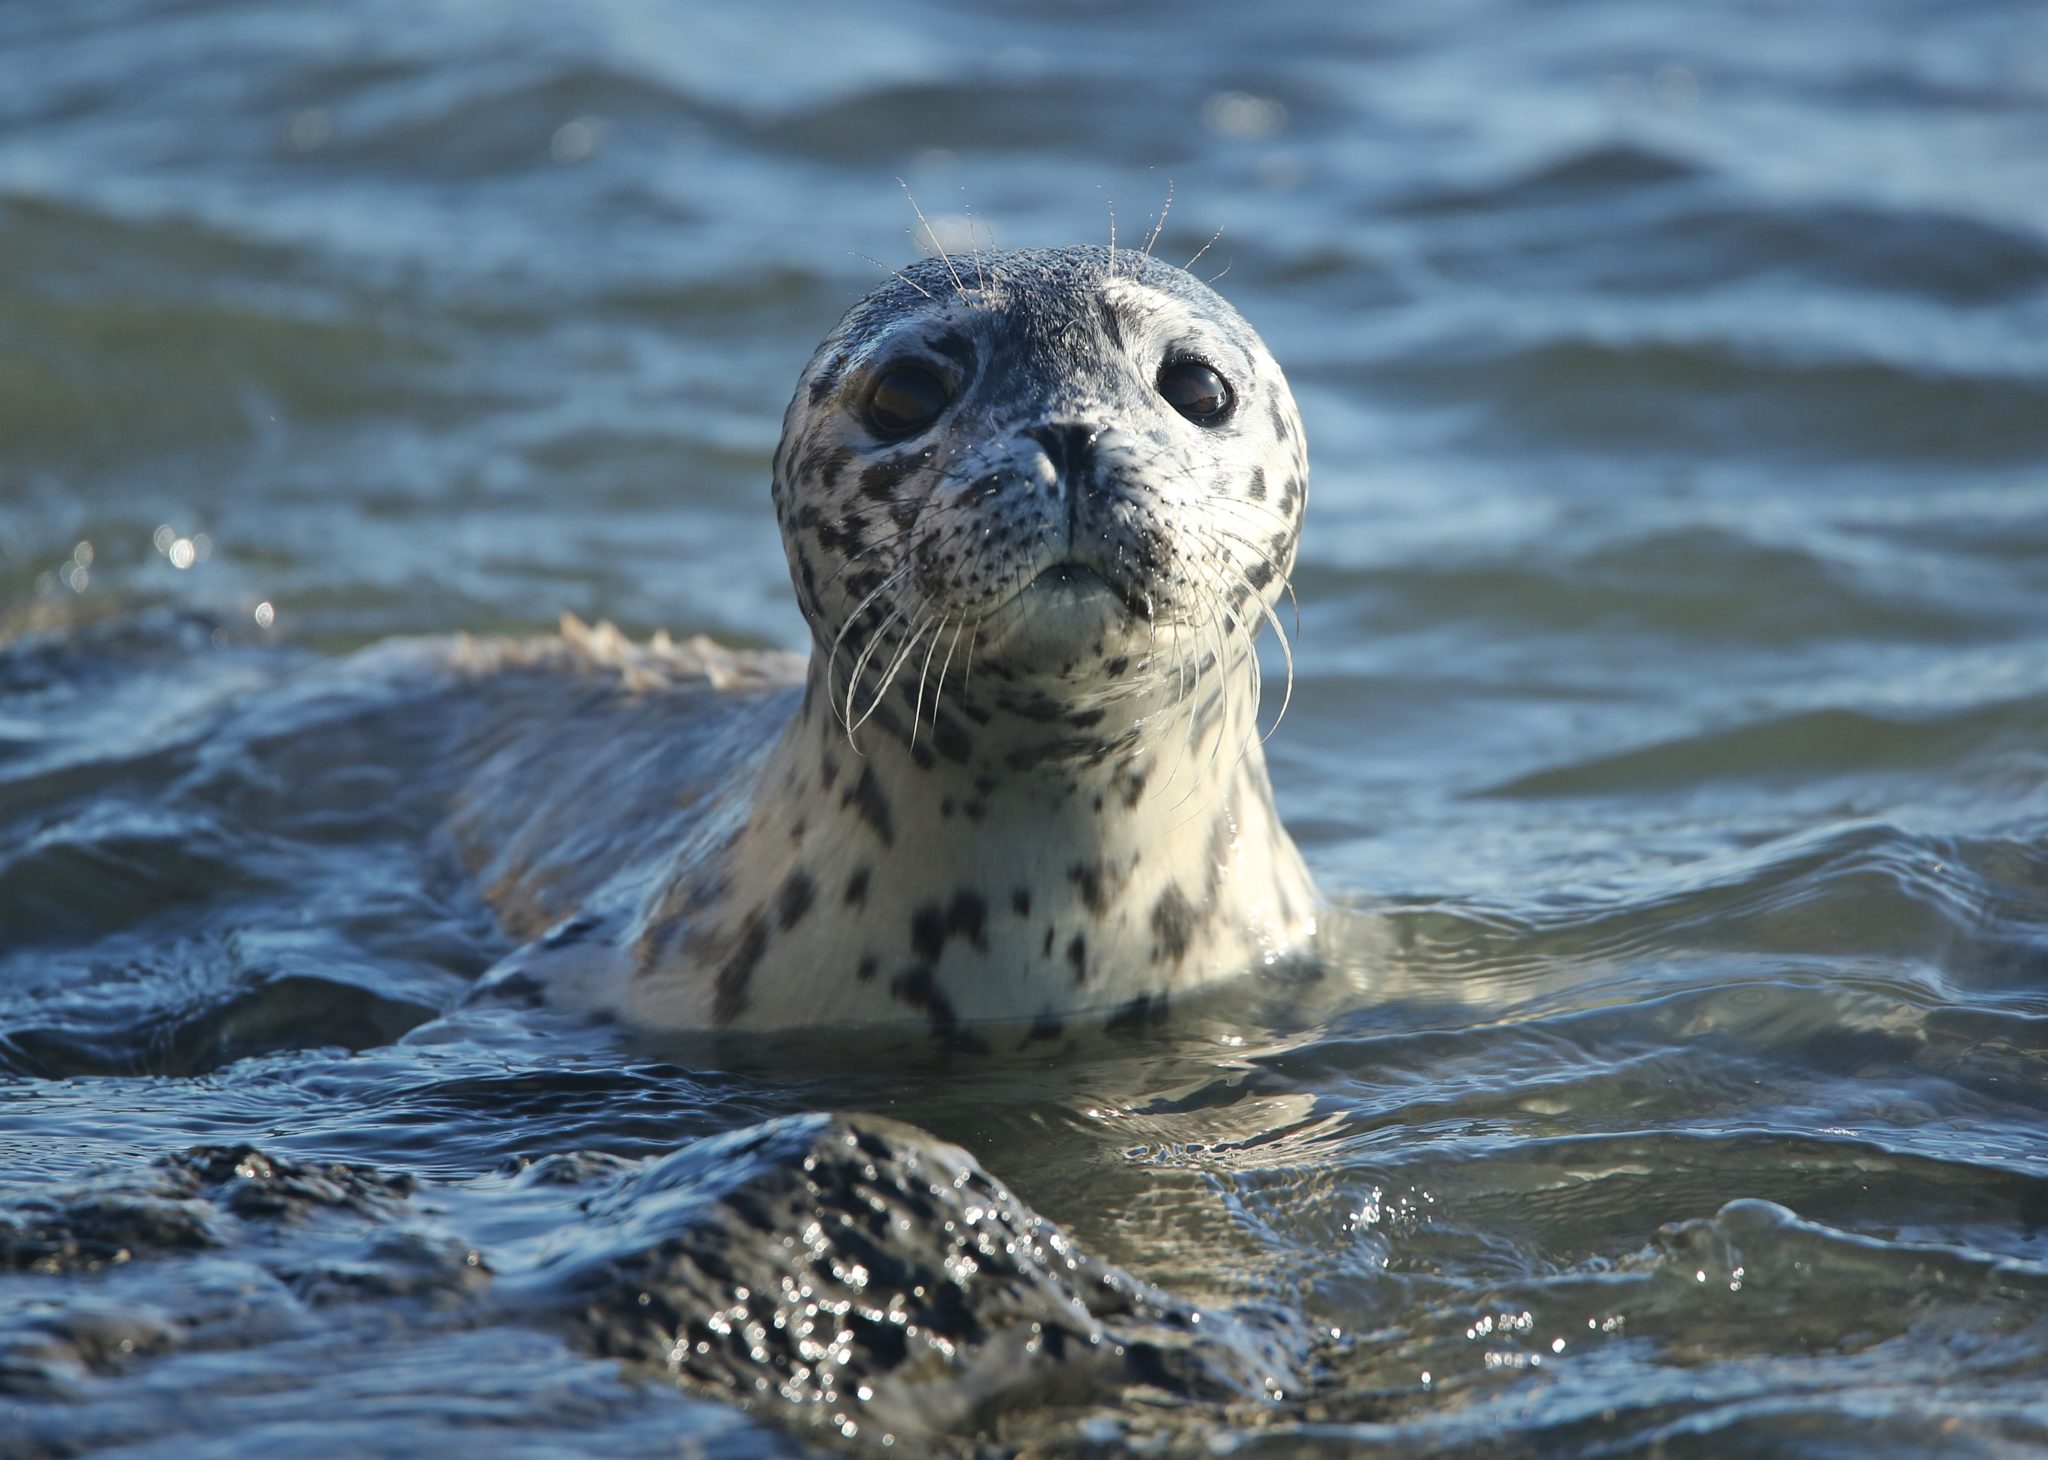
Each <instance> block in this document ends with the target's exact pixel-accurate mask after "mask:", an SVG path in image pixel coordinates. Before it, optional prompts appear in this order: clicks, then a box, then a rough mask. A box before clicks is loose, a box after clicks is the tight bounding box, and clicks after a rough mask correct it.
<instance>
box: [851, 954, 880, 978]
mask: <svg viewBox="0 0 2048 1460" xmlns="http://www.w3.org/2000/svg"><path fill="white" fill-rule="evenodd" d="M881 966H882V963H881V960H880V959H878V958H876V957H875V955H874V954H872V953H863V954H861V956H860V964H859V966H858V967H856V968H855V969H854V970H853V976H854V977H855V978H857V979H859V980H860V981H861V982H862V983H873V982H874V981H875V974H876V972H877V971H878V970H879V969H880V968H881Z"/></svg>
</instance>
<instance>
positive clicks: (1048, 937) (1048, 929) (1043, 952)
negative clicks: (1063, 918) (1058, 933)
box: [1038, 923, 1052, 958]
mask: <svg viewBox="0 0 2048 1460" xmlns="http://www.w3.org/2000/svg"><path fill="white" fill-rule="evenodd" d="M1038 956H1039V957H1040V958H1050V957H1052V924H1051V923H1047V924H1046V925H1045V946H1044V947H1042V948H1040V949H1039V950H1038Z"/></svg>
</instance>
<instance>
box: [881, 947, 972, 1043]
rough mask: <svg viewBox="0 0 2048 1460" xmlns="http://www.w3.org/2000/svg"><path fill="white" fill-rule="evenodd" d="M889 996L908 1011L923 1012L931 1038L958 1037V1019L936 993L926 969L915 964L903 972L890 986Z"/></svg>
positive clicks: (943, 997) (936, 983)
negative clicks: (897, 999)
mask: <svg viewBox="0 0 2048 1460" xmlns="http://www.w3.org/2000/svg"><path fill="white" fill-rule="evenodd" d="M889 992H890V993H892V994H894V995H895V996H896V997H897V998H899V999H901V1000H902V1001H903V1002H904V1003H906V1004H909V1005H910V1006H911V1007H912V1008H915V1009H922V1010H924V1016H925V1019H926V1020H927V1022H929V1023H930V1025H931V1031H932V1033H933V1034H935V1035H938V1036H939V1037H941V1038H948V1037H952V1036H955V1035H957V1034H958V1033H959V1029H960V1019H959V1016H958V1015H956V1014H955V1013H954V1012H953V1003H952V1000H950V999H948V998H947V997H946V995H945V994H944V993H943V992H942V991H941V990H940V988H939V981H938V979H937V978H936V977H935V976H934V975H933V973H932V970H931V968H930V966H929V965H927V964H922V963H919V964H913V965H912V966H911V967H909V968H906V969H904V970H903V972H901V973H899V974H897V975H896V977H895V978H894V979H893V980H892V981H891V982H890V984H889Z"/></svg>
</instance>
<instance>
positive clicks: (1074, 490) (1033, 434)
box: [1024, 421, 1102, 547]
mask: <svg viewBox="0 0 2048 1460" xmlns="http://www.w3.org/2000/svg"><path fill="white" fill-rule="evenodd" d="M1024 434H1025V435H1026V436H1027V437H1029V438H1030V439H1031V440H1033V441H1036V442H1037V443H1038V445H1039V448H1040V449H1041V450H1043V451H1044V452H1045V459H1046V460H1047V461H1049V462H1051V463H1052V469H1053V480H1055V481H1056V482H1058V483H1059V484H1060V487H1061V489H1062V491H1064V493H1065V494H1066V501H1067V543H1068V546H1070V547H1071V546H1072V545H1073V544H1074V543H1076V542H1078V541H1079V531H1080V526H1081V499H1082V497H1083V495H1084V490H1083V489H1084V488H1085V487H1086V486H1087V485H1088V482H1089V480H1090V479H1091V478H1092V477H1093V475H1094V472H1095V438H1096V437H1098V436H1099V435H1101V434H1102V433H1101V431H1100V430H1099V429H1098V428H1096V427H1094V426H1083V425H1078V424H1076V423H1074V422H1071V421H1062V422H1058V423H1055V424H1053V425H1049V426H1031V427H1029V428H1027V429H1026V430H1025V432H1024Z"/></svg>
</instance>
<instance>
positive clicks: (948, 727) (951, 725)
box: [932, 710, 974, 765]
mask: <svg viewBox="0 0 2048 1460" xmlns="http://www.w3.org/2000/svg"><path fill="white" fill-rule="evenodd" d="M932 744H934V745H936V746H937V747H938V749H939V754H940V755H943V756H944V757H945V758H946V759H947V760H950V761H952V762H953V764H955V765H966V764H967V758H968V757H969V756H970V755H972V754H974V737H973V736H971V735H969V734H968V733H967V730H966V728H965V727H964V726H963V725H961V723H960V722H959V721H958V720H956V719H954V718H953V717H952V716H951V715H948V714H945V713H944V712H942V711H936V710H935V711H933V712H932Z"/></svg>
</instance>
